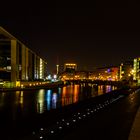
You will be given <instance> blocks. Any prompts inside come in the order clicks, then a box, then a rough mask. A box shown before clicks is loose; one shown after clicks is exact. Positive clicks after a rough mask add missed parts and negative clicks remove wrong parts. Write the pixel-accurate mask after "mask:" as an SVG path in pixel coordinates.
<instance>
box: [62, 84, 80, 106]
mask: <svg viewBox="0 0 140 140" xmlns="http://www.w3.org/2000/svg"><path fill="white" fill-rule="evenodd" d="M78 94H79V85H69V86H67V87H63V89H62V106H65V105H69V104H72V103H75V102H78Z"/></svg>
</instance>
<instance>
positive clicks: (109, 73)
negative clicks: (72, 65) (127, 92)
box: [89, 66, 119, 81]
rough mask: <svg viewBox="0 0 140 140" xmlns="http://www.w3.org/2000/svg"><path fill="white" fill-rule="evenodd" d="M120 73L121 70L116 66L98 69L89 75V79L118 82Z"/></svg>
mask: <svg viewBox="0 0 140 140" xmlns="http://www.w3.org/2000/svg"><path fill="white" fill-rule="evenodd" d="M118 73H119V68H118V67H116V66H113V67H103V68H98V69H96V70H95V71H94V72H92V73H89V79H91V80H108V81H118Z"/></svg>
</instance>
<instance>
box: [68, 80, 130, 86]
mask: <svg viewBox="0 0 140 140" xmlns="http://www.w3.org/2000/svg"><path fill="white" fill-rule="evenodd" d="M65 83H66V84H80V85H88V84H93V85H94V84H97V85H112V86H117V87H123V86H128V85H129V82H127V81H109V80H90V79H84V80H65Z"/></svg>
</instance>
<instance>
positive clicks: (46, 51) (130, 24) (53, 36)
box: [0, 0, 140, 72]
mask: <svg viewBox="0 0 140 140" xmlns="http://www.w3.org/2000/svg"><path fill="white" fill-rule="evenodd" d="M40 2H41V1H40ZM40 2H39V1H37V2H36V3H35V2H34V3H32V4H28V3H20V4H18V3H17V4H16V5H13V3H11V4H10V3H9V4H8V5H7V4H6V3H5V4H6V5H5V4H4V3H3V6H2V7H3V8H2V7H1V9H0V25H1V26H3V27H4V28H5V29H6V30H7V31H9V32H10V33H12V34H13V35H14V36H15V37H17V38H18V39H19V40H21V41H22V42H23V43H25V44H26V45H27V46H28V47H29V48H31V49H32V50H33V51H35V52H37V54H38V55H40V56H42V57H43V58H45V59H46V60H47V62H48V71H52V72H54V71H55V69H56V66H55V65H56V64H57V62H58V63H59V64H60V65H63V64H64V63H65V62H75V63H77V64H78V68H79V69H83V70H86V69H88V70H93V69H94V68H96V67H102V66H110V65H119V64H120V63H121V62H124V61H127V60H132V59H133V58H134V57H138V56H140V20H139V18H140V8H139V7H140V5H139V4H138V3H137V2H135V1H126V2H125V3H122V1H117V2H116V3H110V2H107V1H104V2H101V1H100V2H96V1H92V3H90V2H89V1H84V2H82V1H66V2H60V1H58V0H57V1H52V2H50V1H49V2H48V1H46V3H43V2H42V3H40Z"/></svg>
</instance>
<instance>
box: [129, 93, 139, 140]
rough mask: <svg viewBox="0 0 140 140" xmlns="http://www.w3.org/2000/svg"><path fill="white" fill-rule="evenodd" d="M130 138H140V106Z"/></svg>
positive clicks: (134, 139) (132, 139)
mask: <svg viewBox="0 0 140 140" xmlns="http://www.w3.org/2000/svg"><path fill="white" fill-rule="evenodd" d="M139 92H140V91H139ZM128 140H140V107H139V109H138V111H137V114H136V117H135V120H134V123H133V125H132V129H131V132H130V135H129V138H128Z"/></svg>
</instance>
